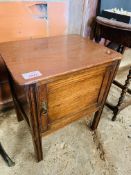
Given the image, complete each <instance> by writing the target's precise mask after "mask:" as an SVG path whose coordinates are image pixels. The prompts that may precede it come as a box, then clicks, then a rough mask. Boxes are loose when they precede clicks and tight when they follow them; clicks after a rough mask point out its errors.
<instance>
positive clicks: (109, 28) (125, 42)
mask: <svg viewBox="0 0 131 175" xmlns="http://www.w3.org/2000/svg"><path fill="white" fill-rule="evenodd" d="M96 23H97V24H96V30H95V40H96V42H99V41H100V40H101V38H105V39H107V40H110V41H112V42H115V43H118V44H119V45H120V47H119V48H118V50H117V51H118V52H121V53H123V52H124V47H129V48H131V24H126V23H123V22H119V21H113V20H109V19H106V18H103V17H100V16H98V17H97V18H96ZM130 80H131V64H130V65H129V73H128V75H127V78H126V80H125V84H124V85H122V84H121V83H119V82H118V81H116V80H114V81H113V84H114V85H116V86H117V87H119V88H121V89H122V92H121V95H120V97H119V100H118V103H117V105H116V106H114V105H112V104H111V103H109V102H107V103H106V105H107V106H108V107H109V108H110V109H111V110H112V111H113V118H112V120H113V121H115V120H116V118H117V114H118V113H119V112H120V111H121V110H123V109H124V108H125V107H127V106H128V105H130V104H131V99H130V100H129V101H128V102H126V101H125V102H124V99H125V96H126V94H127V93H129V94H131V89H129V84H130Z"/></svg>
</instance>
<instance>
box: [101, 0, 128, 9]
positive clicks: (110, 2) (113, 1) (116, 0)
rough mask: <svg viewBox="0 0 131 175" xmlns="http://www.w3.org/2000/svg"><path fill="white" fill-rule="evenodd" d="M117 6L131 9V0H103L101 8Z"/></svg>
mask: <svg viewBox="0 0 131 175" xmlns="http://www.w3.org/2000/svg"><path fill="white" fill-rule="evenodd" d="M115 7H117V8H123V9H124V10H128V11H131V0H101V10H103V9H111V8H115Z"/></svg>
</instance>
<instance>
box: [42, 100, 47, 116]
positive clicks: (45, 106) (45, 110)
mask: <svg viewBox="0 0 131 175" xmlns="http://www.w3.org/2000/svg"><path fill="white" fill-rule="evenodd" d="M41 112H42V113H43V114H47V102H46V101H44V102H43V103H42V110H41Z"/></svg>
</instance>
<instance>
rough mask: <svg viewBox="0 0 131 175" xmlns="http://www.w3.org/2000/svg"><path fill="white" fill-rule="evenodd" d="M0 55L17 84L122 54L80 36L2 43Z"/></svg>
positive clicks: (67, 71)
mask: <svg viewBox="0 0 131 175" xmlns="http://www.w3.org/2000/svg"><path fill="white" fill-rule="evenodd" d="M0 54H1V56H2V58H3V59H4V61H5V64H6V66H7V68H8V70H9V71H10V73H11V74H12V77H13V79H14V80H15V81H16V82H17V83H18V84H20V85H24V84H31V83H34V82H37V81H41V80H48V79H50V78H53V77H57V76H60V75H64V74H68V73H72V72H76V71H79V70H82V69H86V68H91V67H95V66H97V65H102V64H105V63H109V62H112V61H114V60H117V59H121V54H119V53H117V52H115V51H112V50H110V49H108V48H106V47H104V46H101V45H99V44H96V43H94V42H93V41H91V40H89V39H87V38H82V37H80V36H79V35H67V36H57V37H49V38H41V39H30V40H23V41H13V42H7V43H2V44H0Z"/></svg>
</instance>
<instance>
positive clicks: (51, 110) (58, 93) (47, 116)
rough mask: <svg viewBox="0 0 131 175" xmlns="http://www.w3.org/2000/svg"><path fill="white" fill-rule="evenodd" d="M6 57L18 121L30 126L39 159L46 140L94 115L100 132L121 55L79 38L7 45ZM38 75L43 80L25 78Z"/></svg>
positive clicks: (1, 49)
mask: <svg viewBox="0 0 131 175" xmlns="http://www.w3.org/2000/svg"><path fill="white" fill-rule="evenodd" d="M0 53H1V57H2V58H3V60H4V62H5V64H6V66H7V69H8V72H9V81H10V86H11V91H12V95H13V100H14V104H15V109H16V112H17V117H18V120H19V121H21V120H22V119H23V118H24V119H25V120H26V121H27V123H28V125H29V128H30V130H31V134H32V138H33V142H34V148H35V152H36V157H37V160H38V161H40V160H42V159H43V154H42V144H41V138H42V136H44V135H46V134H48V133H52V132H53V131H55V130H57V129H59V128H62V127H64V126H65V125H67V124H69V123H71V122H73V121H75V120H77V119H80V118H81V117H83V116H85V115H87V114H91V113H94V112H95V116H94V120H93V122H92V125H91V128H92V129H93V130H95V129H96V128H97V125H98V123H99V120H100V116H101V113H102V110H103V107H104V104H105V101H106V98H107V95H108V91H109V89H110V86H111V83H112V80H113V78H114V76H115V74H116V71H117V69H118V65H119V63H120V60H121V55H120V54H118V53H117V52H114V51H112V50H110V49H107V48H106V47H103V46H100V45H99V44H96V43H94V42H92V41H90V40H88V39H84V38H82V37H80V36H79V35H68V36H59V37H52V38H44V39H34V40H25V41H18V42H8V43H3V44H1V45H0ZM32 71H39V72H40V73H41V76H39V77H35V78H31V79H27V80H25V79H24V78H23V77H22V74H23V73H26V72H32ZM18 92H19V93H18Z"/></svg>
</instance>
